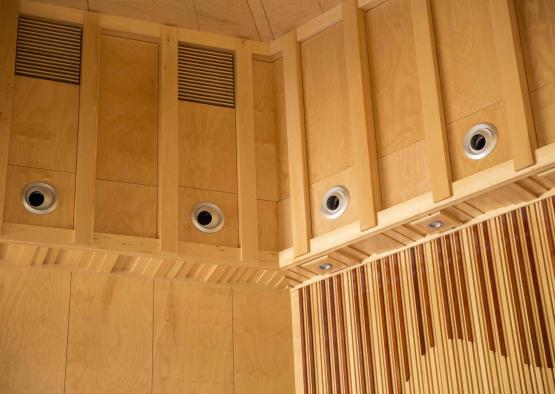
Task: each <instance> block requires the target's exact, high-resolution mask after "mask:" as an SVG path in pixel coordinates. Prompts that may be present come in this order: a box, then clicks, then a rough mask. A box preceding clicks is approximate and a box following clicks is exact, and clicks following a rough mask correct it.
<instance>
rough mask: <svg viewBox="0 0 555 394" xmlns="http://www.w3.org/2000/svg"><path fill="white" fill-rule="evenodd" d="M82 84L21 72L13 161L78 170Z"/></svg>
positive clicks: (17, 81)
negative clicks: (76, 165)
mask: <svg viewBox="0 0 555 394" xmlns="http://www.w3.org/2000/svg"><path fill="white" fill-rule="evenodd" d="M78 108H79V86H77V85H71V84H66V83H60V82H53V81H47V80H41V79H35V78H27V77H20V76H17V77H16V79H15V90H14V102H13V118H12V135H11V139H10V157H9V163H10V164H13V165H19V166H25V167H34V168H41V169H46V170H54V171H64V172H75V162H76V157H77V122H78Z"/></svg>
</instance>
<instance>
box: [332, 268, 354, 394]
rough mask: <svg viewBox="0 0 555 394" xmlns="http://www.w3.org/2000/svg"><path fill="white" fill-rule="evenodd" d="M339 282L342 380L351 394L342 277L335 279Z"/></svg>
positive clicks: (338, 301)
mask: <svg viewBox="0 0 555 394" xmlns="http://www.w3.org/2000/svg"><path fill="white" fill-rule="evenodd" d="M334 279H335V280H336V281H337V305H338V307H339V311H338V315H339V327H340V330H339V335H340V340H341V344H342V346H341V355H342V360H343V364H342V366H343V374H342V379H343V382H344V384H343V387H344V389H345V393H346V394H349V393H350V390H351V388H350V380H349V365H348V361H347V338H346V332H347V327H346V325H345V324H346V319H345V307H344V305H345V304H344V303H343V283H342V282H341V277H340V276H336V277H335V278H334Z"/></svg>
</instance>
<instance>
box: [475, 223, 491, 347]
mask: <svg viewBox="0 0 555 394" xmlns="http://www.w3.org/2000/svg"><path fill="white" fill-rule="evenodd" d="M472 241H473V244H474V245H473V246H474V250H475V251H476V268H477V269H478V284H479V286H480V296H481V299H482V307H483V308H484V319H485V322H486V338H487V340H488V349H489V350H491V351H492V352H495V351H496V349H495V340H494V337H493V327H492V321H491V311H490V308H489V301H488V291H487V286H486V271H485V268H484V257H483V255H482V243H481V242H480V235H479V232H478V226H477V225H474V226H472Z"/></svg>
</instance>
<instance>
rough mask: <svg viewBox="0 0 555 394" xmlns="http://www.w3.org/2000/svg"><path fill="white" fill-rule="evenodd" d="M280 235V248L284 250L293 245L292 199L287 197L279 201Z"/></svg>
mask: <svg viewBox="0 0 555 394" xmlns="http://www.w3.org/2000/svg"><path fill="white" fill-rule="evenodd" d="M278 215H279V236H278V249H279V250H284V249H287V248H290V247H291V246H293V234H292V230H291V226H292V225H293V224H292V223H291V199H290V198H286V199H284V200H281V201H280V202H279V203H278Z"/></svg>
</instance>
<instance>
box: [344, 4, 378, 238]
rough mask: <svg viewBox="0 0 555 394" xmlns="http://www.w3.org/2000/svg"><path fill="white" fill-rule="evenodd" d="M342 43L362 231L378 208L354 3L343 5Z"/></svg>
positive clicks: (361, 30)
mask: <svg viewBox="0 0 555 394" xmlns="http://www.w3.org/2000/svg"><path fill="white" fill-rule="evenodd" d="M343 42H344V46H345V51H344V52H345V64H346V69H347V90H348V93H349V119H350V128H351V133H352V140H353V144H352V145H353V162H354V171H355V186H356V193H357V196H358V218H359V223H360V229H361V230H362V231H364V230H366V229H368V228H370V227H374V226H375V225H376V224H377V221H378V218H377V213H378V211H380V210H381V208H382V204H381V190H380V176H379V170H378V153H377V147H376V145H377V143H376V131H375V129H374V113H373V107H372V89H371V85H370V71H369V64H368V50H367V44H366V25H365V21H364V13H363V12H362V11H361V10H360V9H358V8H357V1H356V0H346V1H345V2H343Z"/></svg>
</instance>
